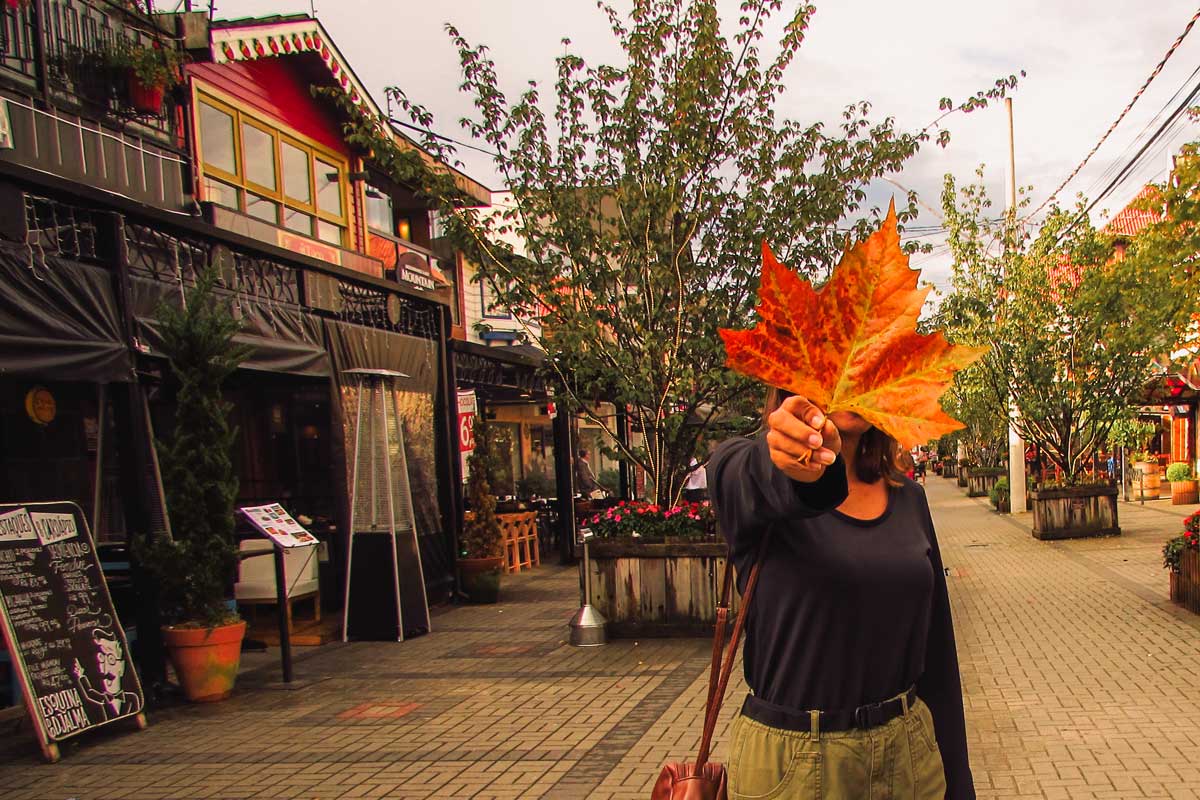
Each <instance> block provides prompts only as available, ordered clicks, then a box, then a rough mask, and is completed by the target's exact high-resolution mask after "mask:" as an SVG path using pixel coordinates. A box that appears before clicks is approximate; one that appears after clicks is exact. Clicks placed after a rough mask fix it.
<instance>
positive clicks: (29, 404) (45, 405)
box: [25, 386, 58, 425]
mask: <svg viewBox="0 0 1200 800" xmlns="http://www.w3.org/2000/svg"><path fill="white" fill-rule="evenodd" d="M25 413H26V414H28V415H29V418H30V419H31V420H33V421H34V422H36V423H37V424H38V425H49V424H50V423H51V422H54V418H55V417H56V416H57V415H58V404H57V403H55V402H54V395H52V394H50V390H49V389H47V388H46V387H44V386H35V387H33V388H32V389H30V390H29V391H28V392H26V393H25Z"/></svg>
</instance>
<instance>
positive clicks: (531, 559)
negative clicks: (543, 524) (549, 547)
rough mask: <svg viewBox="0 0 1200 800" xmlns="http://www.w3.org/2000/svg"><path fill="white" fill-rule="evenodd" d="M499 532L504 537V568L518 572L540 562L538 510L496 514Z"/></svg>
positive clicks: (531, 567)
mask: <svg viewBox="0 0 1200 800" xmlns="http://www.w3.org/2000/svg"><path fill="white" fill-rule="evenodd" d="M496 520H497V521H498V522H499V523H500V532H501V535H502V536H503V537H504V570H505V571H506V572H520V571H521V570H523V569H533V568H534V567H536V566H539V565H540V564H541V563H542V556H541V552H540V550H541V548H540V547H539V546H538V512H536V511H525V512H519V513H516V514H497V515H496Z"/></svg>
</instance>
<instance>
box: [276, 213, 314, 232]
mask: <svg viewBox="0 0 1200 800" xmlns="http://www.w3.org/2000/svg"><path fill="white" fill-rule="evenodd" d="M312 225H313V218H312V217H311V216H309V215H308V214H305V213H304V212H303V211H297V210H296V209H294V208H285V209H284V210H283V226H284V227H285V228H287V229H288V230H292V231H296V232H297V233H303V234H304V235H305V236H312V235H313V227H312Z"/></svg>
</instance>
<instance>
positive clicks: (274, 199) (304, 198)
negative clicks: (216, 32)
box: [199, 95, 350, 246]
mask: <svg viewBox="0 0 1200 800" xmlns="http://www.w3.org/2000/svg"><path fill="white" fill-rule="evenodd" d="M199 120H200V154H201V161H202V166H203V172H204V180H203V186H204V196H205V199H207V200H210V201H212V202H214V203H216V204H218V205H222V206H225V207H226V208H232V209H234V210H236V211H240V212H242V213H244V214H246V215H248V216H251V217H254V218H256V219H261V220H263V221H264V222H269V223H271V224H272V225H279V226H280V227H283V228H287V229H288V230H290V231H296V232H297V233H302V234H304V235H305V236H312V237H315V238H317V239H320V240H321V241H323V242H328V243H329V244H334V245H339V246H341V245H344V244H345V243H346V234H347V228H348V227H349V224H350V221H349V218H348V215H347V213H346V199H345V198H346V187H347V186H348V185H349V181H348V180H347V177H346V173H347V171H348V170H347V164H346V162H345V161H343V160H341V159H340V158H338V157H337V156H336V155H335V154H333V153H329V152H326V151H325V150H323V149H321V148H320V147H319V146H314V145H310V144H308V143H306V142H302V141H300V140H299V139H297V138H295V137H292V136H289V135H288V134H287V133H284V132H283V131H281V130H279V129H277V128H273V127H271V126H270V125H268V124H266V123H264V122H261V121H259V120H257V119H254V118H253V117H251V116H249V115H247V114H243V113H242V112H241V111H239V110H237V109H236V108H234V107H232V106H229V105H226V104H225V103H222V102H221V101H219V100H216V99H214V98H211V97H208V96H207V95H201V97H200V102H199Z"/></svg>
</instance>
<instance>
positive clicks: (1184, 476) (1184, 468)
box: [1167, 461, 1198, 506]
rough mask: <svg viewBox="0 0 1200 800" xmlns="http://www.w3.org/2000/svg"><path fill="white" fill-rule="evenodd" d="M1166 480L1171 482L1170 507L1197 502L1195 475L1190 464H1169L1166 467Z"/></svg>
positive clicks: (1178, 462) (1177, 462)
mask: <svg viewBox="0 0 1200 800" xmlns="http://www.w3.org/2000/svg"><path fill="white" fill-rule="evenodd" d="M1167 480H1168V481H1170V482H1171V503H1172V505H1177V506H1183V505H1187V504H1189V503H1196V502H1197V501H1198V498H1197V487H1196V475H1195V473H1194V472H1192V465H1191V464H1187V463H1185V462H1183V461H1176V462H1175V463H1174V464H1171V465H1170V466H1168V467H1167Z"/></svg>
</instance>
